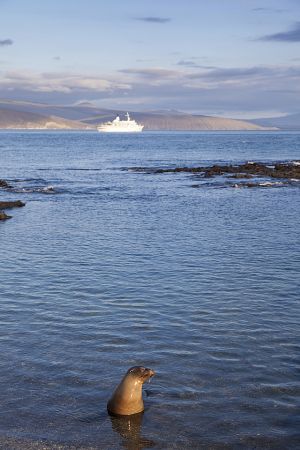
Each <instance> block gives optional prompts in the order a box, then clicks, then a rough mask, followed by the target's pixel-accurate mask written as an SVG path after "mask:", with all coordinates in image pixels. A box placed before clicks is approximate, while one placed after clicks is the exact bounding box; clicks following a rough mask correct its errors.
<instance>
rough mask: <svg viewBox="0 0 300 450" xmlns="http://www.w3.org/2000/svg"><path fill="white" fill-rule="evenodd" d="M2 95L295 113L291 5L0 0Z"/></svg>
mask: <svg viewBox="0 0 300 450" xmlns="http://www.w3.org/2000/svg"><path fill="white" fill-rule="evenodd" d="M0 97H1V98H8V99H15V100H32V101H39V102H50V103H58V104H74V103H78V102H83V101H89V102H92V103H94V104H95V105H97V106H103V107H106V108H110V107H111V108H119V109H130V110H153V109H178V110H182V111H189V112H195V113H200V114H212V115H223V116H231V117H249V118H250V117H263V116H276V115H281V114H287V113H293V112H299V110H300V107H299V106H298V105H299V104H300V2H299V1H298V0H284V1H283V0H260V1H257V0H210V1H204V0H203V1H202V0H185V1H182V0H180V1H179V0H160V1H159V0H152V1H149V0H126V1H125V0H115V1H110V2H108V1H104V0H103V1H102V0H98V1H96V0H85V1H83V0H76V1H75V0H73V1H71V0H61V1H58V0H51V1H50V0H49V1H47V0H44V1H38V0H26V1H24V0H0Z"/></svg>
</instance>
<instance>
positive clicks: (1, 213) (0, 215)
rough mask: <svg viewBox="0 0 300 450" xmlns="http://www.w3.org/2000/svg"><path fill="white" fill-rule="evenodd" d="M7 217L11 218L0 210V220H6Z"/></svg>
mask: <svg viewBox="0 0 300 450" xmlns="http://www.w3.org/2000/svg"><path fill="white" fill-rule="evenodd" d="M7 219H11V216H8V215H7V214H5V212H4V211H0V220H7Z"/></svg>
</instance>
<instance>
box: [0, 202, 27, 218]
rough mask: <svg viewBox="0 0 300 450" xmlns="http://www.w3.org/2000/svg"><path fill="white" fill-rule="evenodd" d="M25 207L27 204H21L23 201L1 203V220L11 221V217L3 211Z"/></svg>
mask: <svg viewBox="0 0 300 450" xmlns="http://www.w3.org/2000/svg"><path fill="white" fill-rule="evenodd" d="M22 206H25V203H23V202H21V200H15V201H10V202H2V201H0V220H7V219H11V216H8V215H7V214H6V213H5V212H4V211H1V210H2V209H11V208H21V207H22Z"/></svg>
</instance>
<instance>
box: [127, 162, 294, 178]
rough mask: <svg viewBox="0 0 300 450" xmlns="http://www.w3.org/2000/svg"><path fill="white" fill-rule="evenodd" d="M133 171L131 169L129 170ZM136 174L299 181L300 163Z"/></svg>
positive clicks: (214, 167) (215, 166) (189, 168)
mask: <svg viewBox="0 0 300 450" xmlns="http://www.w3.org/2000/svg"><path fill="white" fill-rule="evenodd" d="M131 170H133V169H131ZM135 170H136V171H138V172H151V173H180V172H185V173H194V174H195V173H199V174H200V173H201V174H202V175H203V177H206V178H210V177H215V176H220V175H230V177H232V178H251V177H252V176H256V177H270V178H278V179H282V178H286V179H295V180H299V179H300V163H299V164H295V163H276V164H272V165H271V164H263V163H257V162H247V163H244V164H239V165H231V164H230V165H226V166H225V165H224V166H223V165H217V164H215V165H213V166H208V167H203V166H199V167H175V168H166V169H163V168H162V169H147V168H142V167H139V168H136V169H135Z"/></svg>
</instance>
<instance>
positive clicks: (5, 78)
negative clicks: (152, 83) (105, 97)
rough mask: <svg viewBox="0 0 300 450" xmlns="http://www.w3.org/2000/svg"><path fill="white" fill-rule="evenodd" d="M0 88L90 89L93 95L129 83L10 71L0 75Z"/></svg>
mask: <svg viewBox="0 0 300 450" xmlns="http://www.w3.org/2000/svg"><path fill="white" fill-rule="evenodd" d="M0 89H6V90H9V91H14V90H20V89H21V90H23V91H25V90H26V91H27V92H40V93H44V92H47V93H62V94H72V93H74V92H79V91H81V92H84V91H87V92H88V91H91V92H93V93H94V95H95V92H96V93H97V92H113V91H114V90H124V89H125V90H126V89H130V85H128V84H125V83H122V82H119V81H117V80H110V79H105V78H101V77H97V76H85V75H82V74H73V73H56V72H55V73H54V72H51V73H34V72H26V71H10V72H6V73H4V74H2V76H1V77H0Z"/></svg>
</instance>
